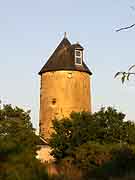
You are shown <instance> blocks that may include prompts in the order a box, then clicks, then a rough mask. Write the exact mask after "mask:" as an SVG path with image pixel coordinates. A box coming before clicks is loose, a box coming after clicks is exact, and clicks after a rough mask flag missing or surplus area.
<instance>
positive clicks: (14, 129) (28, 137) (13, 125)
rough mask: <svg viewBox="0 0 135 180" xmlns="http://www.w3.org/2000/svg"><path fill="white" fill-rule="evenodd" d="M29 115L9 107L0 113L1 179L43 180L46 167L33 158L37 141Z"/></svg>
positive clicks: (0, 110)
mask: <svg viewBox="0 0 135 180" xmlns="http://www.w3.org/2000/svg"><path fill="white" fill-rule="evenodd" d="M29 113H30V112H29V111H28V112H25V111H24V110H22V109H20V108H18V107H15V108H13V107H12V106H11V105H4V106H3V108H1V109H0V179H4V180H37V179H39V180H42V179H44V177H47V175H46V172H45V167H44V166H43V165H42V164H41V163H40V162H39V161H38V160H37V159H36V158H35V157H36V151H37V144H39V137H38V136H36V135H35V130H34V129H33V128H32V124H31V122H30V115H29Z"/></svg>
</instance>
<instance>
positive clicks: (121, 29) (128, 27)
mask: <svg viewBox="0 0 135 180" xmlns="http://www.w3.org/2000/svg"><path fill="white" fill-rule="evenodd" d="M134 26H135V24H132V25H131V26H127V27H123V28H120V29H117V30H116V32H119V31H123V30H127V29H130V28H133V27H134Z"/></svg>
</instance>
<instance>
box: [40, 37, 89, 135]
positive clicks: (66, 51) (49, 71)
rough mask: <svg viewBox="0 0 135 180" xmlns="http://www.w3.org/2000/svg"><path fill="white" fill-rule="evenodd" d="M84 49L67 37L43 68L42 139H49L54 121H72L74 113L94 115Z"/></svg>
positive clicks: (41, 91)
mask: <svg viewBox="0 0 135 180" xmlns="http://www.w3.org/2000/svg"><path fill="white" fill-rule="evenodd" d="M83 50H84V49H83V47H82V46H81V45H80V44H79V43H76V44H71V43H70V42H69V40H68V39H67V38H66V37H64V39H63V40H62V41H61V42H60V44H59V45H58V47H57V48H56V49H55V51H54V53H53V54H52V55H51V57H50V58H49V59H48V61H47V62H46V64H45V65H44V66H43V68H42V69H41V71H40V72H39V74H40V75H41V89H40V125H39V126H40V135H41V136H42V137H43V138H49V136H50V133H51V132H52V120H53V119H54V118H55V117H56V118H63V117H68V116H69V115H70V113H71V112H72V111H74V112H81V111H88V112H91V92H90V90H91V88H90V75H92V73H91V71H90V70H89V69H88V67H87V66H86V64H85V63H84V59H83Z"/></svg>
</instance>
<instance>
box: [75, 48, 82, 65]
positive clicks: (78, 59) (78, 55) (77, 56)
mask: <svg viewBox="0 0 135 180" xmlns="http://www.w3.org/2000/svg"><path fill="white" fill-rule="evenodd" d="M75 64H77V65H82V51H80V50H75Z"/></svg>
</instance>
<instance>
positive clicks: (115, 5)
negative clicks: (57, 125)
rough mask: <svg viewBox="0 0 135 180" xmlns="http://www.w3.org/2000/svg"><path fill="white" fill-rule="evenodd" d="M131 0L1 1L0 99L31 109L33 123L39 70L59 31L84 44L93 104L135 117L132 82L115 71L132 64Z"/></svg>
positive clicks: (58, 38) (133, 17)
mask: <svg viewBox="0 0 135 180" xmlns="http://www.w3.org/2000/svg"><path fill="white" fill-rule="evenodd" d="M131 6H135V1H134V0H102V1H99V0H68V1H64V0H57V1H55V0H49V1H47V0H23V1H20V0H12V1H11V0H5V1H2V0H1V1H0V99H1V100H2V101H3V103H10V104H13V105H17V106H20V107H23V108H25V109H31V111H32V112H31V115H32V122H33V125H34V127H38V119H39V90H40V77H39V76H38V72H39V70H40V69H41V67H42V66H43V65H44V63H45V62H46V61H47V59H48V57H49V56H50V55H51V53H52V52H53V50H54V49H55V48H56V46H57V45H58V43H59V42H60V41H61V40H62V38H63V34H64V32H65V31H66V32H67V33H68V38H69V40H70V41H71V42H72V43H74V42H77V41H79V42H80V44H81V45H83V47H84V48H85V62H86V63H87V64H88V66H89V68H90V70H91V71H92V72H93V76H92V104H93V105H92V106H93V111H97V110H98V109H99V108H100V107H101V106H109V105H111V106H114V107H116V108H118V109H119V110H120V111H123V112H125V113H126V114H127V118H128V119H132V120H135V111H134V97H135V82H134V81H133V80H132V81H130V82H129V83H126V84H125V85H122V84H121V82H120V81H119V80H118V79H117V80H114V78H113V77H114V74H115V73H116V72H117V71H119V70H126V69H127V68H128V67H129V66H130V65H132V64H134V63H135V50H134V48H135V34H134V33H135V29H130V30H128V31H123V32H119V33H116V32H115V30H116V29H117V28H119V27H123V26H125V25H130V24H132V23H135V11H134V10H132V9H131Z"/></svg>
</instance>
